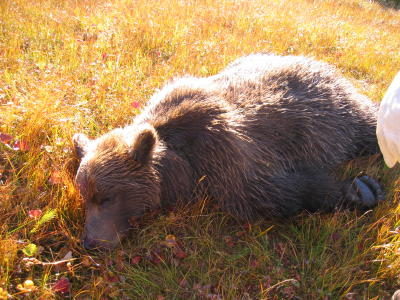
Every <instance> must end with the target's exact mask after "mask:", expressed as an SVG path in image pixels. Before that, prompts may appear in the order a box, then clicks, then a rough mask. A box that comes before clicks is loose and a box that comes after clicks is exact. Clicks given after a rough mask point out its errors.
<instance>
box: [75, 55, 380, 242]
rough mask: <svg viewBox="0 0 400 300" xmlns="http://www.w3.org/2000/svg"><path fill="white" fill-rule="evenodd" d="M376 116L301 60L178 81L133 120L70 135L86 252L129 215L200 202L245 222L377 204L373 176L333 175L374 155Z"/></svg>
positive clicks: (336, 79)
mask: <svg viewBox="0 0 400 300" xmlns="http://www.w3.org/2000/svg"><path fill="white" fill-rule="evenodd" d="M376 114H377V108H376V106H375V105H374V104H373V103H372V102H371V101H370V100H369V99H368V98H366V97H365V96H362V95H360V94H359V93H357V92H356V90H355V89H354V88H353V86H352V85H351V84H350V83H349V82H348V81H346V80H345V79H344V78H343V77H342V76H341V75H340V74H339V73H338V72H337V71H335V69H334V68H333V67H331V66H329V65H327V64H325V63H321V62H317V61H315V60H312V59H309V58H305V57H300V56H276V55H270V54H253V55H250V56H247V57H242V58H240V59H238V60H236V61H234V62H233V63H231V64H230V65H229V66H228V67H227V68H226V69H224V70H223V71H222V72H220V73H219V74H216V75H214V76H210V77H206V78H196V77H190V76H187V77H182V78H178V79H174V80H172V81H171V82H170V83H168V84H167V85H166V86H165V87H164V88H162V89H161V90H160V91H158V92H156V93H155V94H154V96H153V97H152V98H151V99H150V101H149V102H148V104H147V106H146V107H145V108H144V109H143V111H142V113H141V114H139V115H138V116H136V118H135V119H134V121H133V123H132V124H130V125H128V126H126V127H124V128H117V129H115V130H112V131H111V132H109V133H107V134H105V135H103V136H101V137H99V138H97V139H95V140H89V139H88V138H87V137H86V136H85V135H83V134H77V135H75V136H74V144H75V148H76V152H77V155H78V156H79V157H80V158H81V163H80V166H79V169H78V172H77V175H76V183H77V186H78V187H79V189H80V192H81V194H82V197H83V199H84V201H85V206H86V220H85V228H84V237H83V240H84V246H85V247H86V248H95V247H113V246H115V245H116V244H117V243H118V242H119V239H120V237H121V236H123V234H124V232H126V231H127V230H128V229H129V222H128V220H129V218H130V217H140V216H141V215H143V214H144V212H145V211H148V210H155V209H157V208H160V207H161V208H163V207H170V206H173V205H174V204H176V203H177V202H179V201H191V200H196V198H199V197H201V196H202V197H203V196H204V195H207V197H208V198H210V199H212V201H213V202H214V203H215V204H216V205H217V206H218V207H220V208H221V209H223V210H224V211H226V212H228V213H230V214H232V215H234V216H236V217H238V218H241V219H244V220H252V219H254V218H258V217H289V216H292V215H294V214H296V213H298V212H300V211H302V210H307V211H309V212H315V211H329V210H332V209H334V208H338V207H343V206H346V207H347V206H352V207H354V206H358V207H363V208H370V207H373V206H374V205H376V204H377V202H378V201H380V200H381V199H382V198H383V192H382V190H381V188H380V186H379V184H378V183H377V182H376V181H375V180H373V179H371V178H370V177H368V176H362V177H360V178H355V179H349V180H346V181H338V180H336V179H335V177H334V175H333V170H334V168H335V166H337V165H338V164H340V163H343V162H345V161H347V160H350V159H352V158H354V157H357V156H360V155H362V154H372V153H377V152H378V145H377V140H376V136H375V128H376Z"/></svg>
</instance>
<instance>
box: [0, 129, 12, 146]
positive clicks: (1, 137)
mask: <svg viewBox="0 0 400 300" xmlns="http://www.w3.org/2000/svg"><path fill="white" fill-rule="evenodd" d="M12 139H13V137H12V136H11V135H9V134H7V133H1V132H0V142H2V143H4V144H8V142H9V141H11V140H12Z"/></svg>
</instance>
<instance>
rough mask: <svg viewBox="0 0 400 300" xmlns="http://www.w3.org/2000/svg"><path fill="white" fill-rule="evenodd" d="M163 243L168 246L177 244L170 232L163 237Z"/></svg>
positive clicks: (171, 246)
mask: <svg viewBox="0 0 400 300" xmlns="http://www.w3.org/2000/svg"><path fill="white" fill-rule="evenodd" d="M164 245H165V246H167V247H168V248H173V247H176V246H178V243H177V242H176V237H175V236H174V235H172V234H168V235H167V236H166V237H165V243H164Z"/></svg>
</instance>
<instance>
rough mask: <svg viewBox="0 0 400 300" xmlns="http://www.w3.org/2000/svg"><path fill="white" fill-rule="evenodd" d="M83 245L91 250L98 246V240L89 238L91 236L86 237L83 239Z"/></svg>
mask: <svg viewBox="0 0 400 300" xmlns="http://www.w3.org/2000/svg"><path fill="white" fill-rule="evenodd" d="M83 247H84V248H85V249H86V250H91V249H94V248H96V247H97V243H96V240H92V239H89V238H87V237H85V238H84V239H83Z"/></svg>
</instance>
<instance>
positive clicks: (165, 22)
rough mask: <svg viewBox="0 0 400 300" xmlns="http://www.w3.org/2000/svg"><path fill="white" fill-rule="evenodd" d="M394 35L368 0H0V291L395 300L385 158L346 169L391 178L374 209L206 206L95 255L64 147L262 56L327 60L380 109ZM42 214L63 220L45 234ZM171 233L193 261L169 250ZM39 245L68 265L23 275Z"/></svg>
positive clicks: (395, 234) (393, 207) (395, 174)
mask: <svg viewBox="0 0 400 300" xmlns="http://www.w3.org/2000/svg"><path fill="white" fill-rule="evenodd" d="M399 28H400V13H399V11H397V10H394V9H390V8H387V7H385V6H382V5H380V4H379V3H378V2H374V1H367V0H365V1H362V0H335V1H333V0H332V1H330V0H327V1H308V0H298V1H284V0H274V1H228V0H221V1H210V0H202V1H200V0H199V1H182V0H172V1H167V0H158V1H144V0H143V1H142V0H139V1H128V0H116V1H105V0H104V1H89V0H87V1H69V0H64V1H50V0H39V1H22V0H20V1H11V0H4V1H0V105H1V106H0V107H1V109H0V133H4V134H8V135H10V136H11V137H12V138H13V139H12V140H11V141H10V142H9V143H8V144H9V146H10V147H7V146H5V145H4V144H0V180H1V182H0V183H1V184H0V288H1V289H2V290H3V291H4V290H6V291H7V292H8V294H10V295H15V297H22V295H24V294H23V293H21V291H19V290H18V289H17V285H18V284H21V283H23V282H24V281H25V280H26V279H32V280H33V282H34V284H35V286H36V287H37V289H36V290H35V291H32V292H29V293H27V294H26V295H27V298H29V297H31V298H32V297H33V298H34V297H37V298H39V297H40V296H42V299H51V297H54V296H56V295H61V294H60V293H57V292H55V291H54V287H53V284H54V283H55V282H57V281H58V280H59V279H60V278H62V277H67V278H69V280H70V282H71V294H72V295H74V296H76V297H78V298H79V297H82V298H84V297H86V298H87V297H89V298H94V299H100V298H102V297H103V299H104V297H109V298H111V299H123V297H126V298H133V299H134V298H137V299H155V298H157V297H159V299H162V298H160V297H162V296H165V297H166V298H167V299H170V298H171V299H173V298H175V299H196V298H201V297H207V295H208V296H209V297H218V296H219V297H222V298H223V299H249V298H264V299H290V298H291V297H293V295H296V296H299V297H302V298H303V299H338V298H340V297H344V296H345V295H348V297H350V295H353V294H354V295H353V296H352V297H354V298H353V299H378V298H379V299H383V298H385V297H386V299H387V298H388V297H389V296H390V294H391V293H392V292H393V291H394V289H395V288H396V286H398V285H399V284H400V282H399V277H398V276H399V274H398V270H399V269H400V252H399V249H400V229H398V228H399V227H400V218H399V211H400V206H399V205H398V204H397V203H398V200H399V196H398V193H399V188H398V186H399V185H398V183H399V171H398V168H395V169H393V170H389V169H387V168H386V167H384V166H383V163H382V161H381V159H380V158H372V159H364V160H360V161H359V162H353V163H352V164H350V165H347V166H345V167H344V168H343V173H344V175H343V176H348V175H356V174H357V173H358V172H359V171H360V170H366V171H367V173H368V174H370V175H372V176H376V177H378V178H380V180H381V182H382V183H384V185H385V187H386V191H387V200H386V201H385V203H382V204H381V205H380V206H379V207H378V208H377V209H375V210H374V211H372V212H368V213H366V214H362V213H358V212H347V211H346V212H338V213H334V214H329V215H314V216H307V215H303V216H300V217H298V218H296V219H295V220H291V221H288V222H287V223H276V222H272V221H265V222H256V223H255V224H252V225H251V226H247V225H245V224H241V223H240V222H239V221H235V220H232V219H231V218H230V217H229V216H225V215H222V214H220V213H216V212H212V211H211V210H207V209H204V208H203V207H202V206H201V205H198V206H196V207H194V208H193V207H190V208H181V209H178V210H177V211H175V212H174V213H173V214H167V215H165V214H161V215H154V216H150V217H149V218H148V220H146V221H145V222H144V224H142V226H141V227H139V228H137V229H135V230H134V232H132V235H131V238H130V239H129V240H128V241H126V242H125V243H123V245H122V246H121V248H120V249H119V250H116V251H114V252H113V253H105V254H100V253H88V252H87V251H85V250H84V249H82V247H81V245H80V243H79V236H80V233H81V229H82V221H83V220H82V215H83V209H82V207H81V204H80V200H79V196H78V195H77V193H76V190H75V188H74V186H73V175H74V174H73V172H74V169H75V168H76V161H75V160H74V157H73V153H72V150H71V149H72V148H71V137H72V135H73V134H74V133H76V132H85V133H87V134H88V135H90V136H93V137H94V136H98V135H100V134H102V133H104V132H106V131H108V130H110V129H111V128H114V127H116V126H122V125H124V124H126V123H128V122H129V121H130V120H131V119H132V118H133V117H134V115H135V114H137V113H138V112H139V111H140V108H139V109H137V108H136V107H135V106H137V105H132V103H139V104H143V103H145V102H146V100H147V99H149V97H150V96H151V94H152V93H153V92H154V91H155V89H157V88H159V87H161V86H162V85H163V83H164V82H165V81H166V80H168V79H170V78H171V77H174V76H179V75H182V74H186V73H190V74H193V75H197V76H207V75H211V74H215V73H217V72H218V71H219V70H220V69H221V68H223V67H224V66H225V65H226V64H227V63H229V62H231V61H232V60H234V59H235V58H237V57H239V56H242V55H246V54H249V53H253V52H261V51H262V52H272V53H276V54H294V55H306V56H311V57H315V58H317V59H320V60H323V61H326V62H328V63H331V64H333V65H335V66H336V67H337V68H339V69H340V70H341V71H342V73H343V74H344V75H345V76H346V77H347V78H349V79H350V80H351V81H352V82H353V83H354V84H355V85H356V86H357V87H358V88H359V89H360V90H361V91H362V92H363V93H364V94H366V95H367V96H369V97H370V98H371V99H373V100H375V101H379V100H380V99H381V98H382V96H383V94H384V92H385V90H386V88H387V86H388V85H389V83H390V81H391V79H392V78H393V76H394V74H395V73H396V72H397V71H398V70H400V59H399V49H400V35H399V31H398V30H399ZM15 142H19V143H20V145H22V147H19V148H20V149H19V150H18V149H17V150H13V149H11V148H12V147H13V145H14V143H15ZM34 209H41V210H42V211H43V215H46V213H47V214H48V213H49V212H50V211H51V210H53V209H54V210H55V212H56V215H55V217H54V218H53V219H51V218H49V219H48V220H45V221H46V222H42V223H41V224H39V225H38V223H39V222H40V221H39V220H36V219H33V218H30V217H29V216H28V214H29V211H30V210H34ZM396 228H397V229H396ZM33 229H35V230H33ZM168 234H173V235H175V236H176V237H177V239H178V241H179V242H180V243H181V244H182V247H183V248H184V250H185V252H186V254H187V257H186V258H184V259H176V257H174V254H173V252H171V251H172V250H171V249H164V248H162V247H161V246H160V244H162V242H163V241H164V240H165V237H166V236H167V235H168ZM30 243H32V244H35V245H37V246H38V249H39V250H38V251H37V253H36V254H35V257H36V258H37V259H38V260H40V261H43V262H54V261H59V260H61V259H63V258H64V257H65V256H66V254H68V252H69V251H71V255H72V258H74V259H75V260H72V261H71V262H70V265H68V266H67V265H66V264H61V265H34V266H31V267H27V266H26V261H24V260H23V259H24V258H26V255H25V254H24V253H23V252H22V249H24V248H25V247H26V246H27V245H28V244H30ZM154 251H161V252H160V255H161V254H162V256H163V261H161V262H154V261H152V255H153V254H152V253H153V252H154ZM137 256H140V257H141V258H142V260H141V261H140V262H139V263H132V261H131V260H132V258H134V257H137ZM52 287H53V288H52ZM352 293H353V294H352ZM1 295H2V293H1V291H0V297H1ZM246 297H247V298H246ZM215 299H217V298H215Z"/></svg>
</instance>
